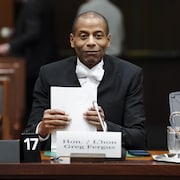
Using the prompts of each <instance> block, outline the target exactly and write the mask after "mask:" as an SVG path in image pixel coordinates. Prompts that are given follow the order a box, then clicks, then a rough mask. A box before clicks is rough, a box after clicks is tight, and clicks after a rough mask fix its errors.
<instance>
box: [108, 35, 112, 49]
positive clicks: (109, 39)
mask: <svg viewBox="0 0 180 180" xmlns="http://www.w3.org/2000/svg"><path fill="white" fill-rule="evenodd" d="M110 45H111V34H110V33H109V34H108V35H107V48H109V47H110Z"/></svg>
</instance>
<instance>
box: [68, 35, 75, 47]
mask: <svg viewBox="0 0 180 180" xmlns="http://www.w3.org/2000/svg"><path fill="white" fill-rule="evenodd" d="M69 39H70V44H71V47H72V48H74V35H73V34H72V33H71V34H70V36H69Z"/></svg>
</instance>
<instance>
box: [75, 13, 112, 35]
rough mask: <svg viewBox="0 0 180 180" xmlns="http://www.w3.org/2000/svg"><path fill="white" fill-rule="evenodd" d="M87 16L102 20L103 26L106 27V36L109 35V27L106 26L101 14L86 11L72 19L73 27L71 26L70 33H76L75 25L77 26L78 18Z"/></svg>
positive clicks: (106, 23)
mask: <svg viewBox="0 0 180 180" xmlns="http://www.w3.org/2000/svg"><path fill="white" fill-rule="evenodd" d="M89 15H93V16H94V17H96V18H100V19H102V20H103V21H104V22H105V25H106V35H108V34H109V25H108V21H107V19H106V18H105V17H104V16H103V15H102V14H100V13H97V12H95V11H86V12H84V13H81V14H79V15H78V16H76V18H75V19H74V22H73V26H72V33H73V34H75V32H76V24H77V22H78V20H79V18H81V17H87V16H89Z"/></svg>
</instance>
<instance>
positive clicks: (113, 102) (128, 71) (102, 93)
mask: <svg viewBox="0 0 180 180" xmlns="http://www.w3.org/2000/svg"><path fill="white" fill-rule="evenodd" d="M75 68H76V57H70V58H67V59H65V60H61V61H57V62H55V63H51V64H49V65H45V66H43V67H42V68H41V70H40V74H39V78H38V80H37V82H36V85H35V90H34V104H33V109H32V113H31V116H30V119H29V123H28V125H27V127H26V132H35V128H36V126H37V124H38V123H39V122H40V121H41V119H42V116H43V111H44V110H45V109H48V108H50V97H49V95H50V86H62V87H75V86H80V83H79V81H78V78H77V76H76V73H75ZM104 70H105V73H104V77H103V79H102V81H101V82H100V84H99V86H98V97H97V99H98V104H99V105H100V106H101V107H102V108H103V110H104V113H105V120H106V123H107V128H108V131H116V132H119V131H121V132H123V135H124V136H123V137H124V139H123V142H124V147H125V148H127V149H143V148H145V145H146V137H145V130H144V122H145V115H144V105H143V76H142V69H141V68H140V67H138V66H136V65H134V64H131V63H129V62H127V61H125V60H122V59H118V58H116V57H112V56H108V55H106V56H105V57H104ZM46 143H47V142H46Z"/></svg>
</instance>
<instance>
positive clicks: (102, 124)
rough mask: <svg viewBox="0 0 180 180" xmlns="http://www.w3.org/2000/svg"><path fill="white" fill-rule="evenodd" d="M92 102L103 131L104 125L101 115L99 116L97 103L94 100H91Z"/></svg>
mask: <svg viewBox="0 0 180 180" xmlns="http://www.w3.org/2000/svg"><path fill="white" fill-rule="evenodd" d="M92 103H93V107H94V109H95V110H96V112H97V114H98V118H99V121H100V124H101V126H102V129H103V131H105V126H104V123H103V120H102V118H101V116H100V113H99V108H98V104H97V102H96V101H93V102H92Z"/></svg>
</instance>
